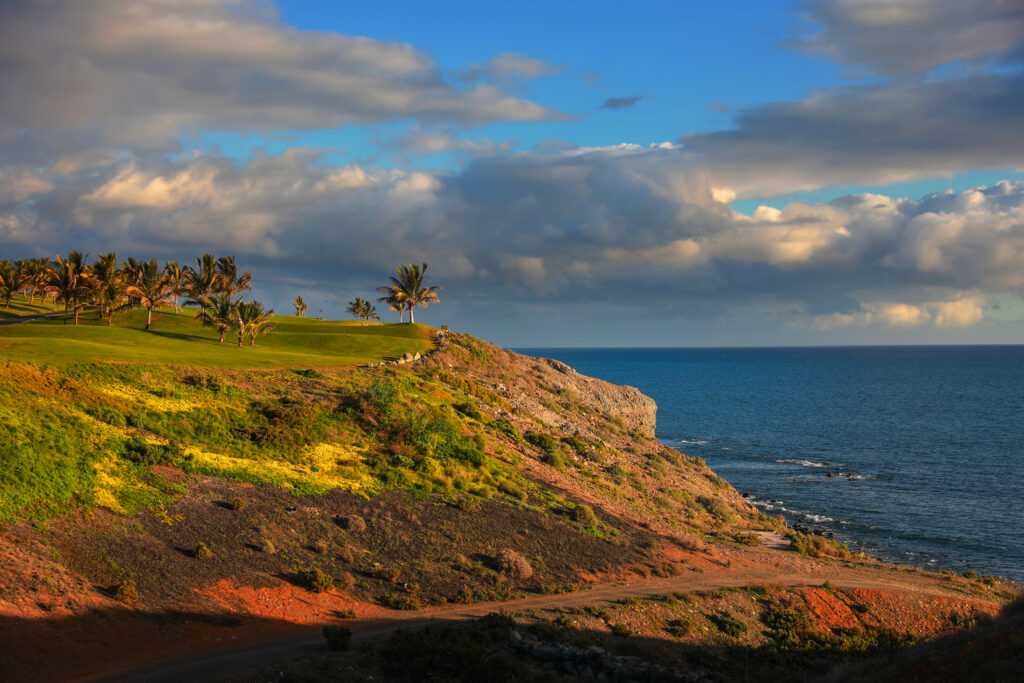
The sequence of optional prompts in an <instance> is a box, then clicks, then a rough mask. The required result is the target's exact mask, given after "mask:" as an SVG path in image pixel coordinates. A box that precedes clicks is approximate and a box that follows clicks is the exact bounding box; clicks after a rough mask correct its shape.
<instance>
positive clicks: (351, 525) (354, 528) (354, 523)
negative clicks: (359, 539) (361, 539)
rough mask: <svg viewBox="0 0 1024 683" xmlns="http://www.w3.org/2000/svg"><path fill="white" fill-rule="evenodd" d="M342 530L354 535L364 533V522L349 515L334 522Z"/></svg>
mask: <svg viewBox="0 0 1024 683" xmlns="http://www.w3.org/2000/svg"><path fill="white" fill-rule="evenodd" d="M335 521H336V522H337V524H338V526H340V527H341V528H342V529H344V530H345V531H351V532H352V533H354V534H359V533H362V532H364V531H366V520H364V519H363V518H362V517H360V516H359V515H349V516H348V517H338V518H337V519H336V520H335Z"/></svg>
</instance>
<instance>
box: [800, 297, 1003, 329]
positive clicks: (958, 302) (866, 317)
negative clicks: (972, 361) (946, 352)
mask: <svg viewBox="0 0 1024 683" xmlns="http://www.w3.org/2000/svg"><path fill="white" fill-rule="evenodd" d="M984 308H985V299H984V297H981V296H964V297H962V298H958V299H954V300H952V301H929V302H925V303H922V304H907V303H892V302H883V303H867V304H863V305H862V306H861V310H860V311H858V312H856V313H832V314H829V315H819V316H815V317H814V318H813V325H814V327H816V328H817V329H819V330H832V329H836V328H841V327H867V326H870V325H877V326H883V327H921V326H925V325H930V326H933V327H971V326H973V325H976V324H978V323H979V322H981V320H982V318H983V317H984V312H985V311H984Z"/></svg>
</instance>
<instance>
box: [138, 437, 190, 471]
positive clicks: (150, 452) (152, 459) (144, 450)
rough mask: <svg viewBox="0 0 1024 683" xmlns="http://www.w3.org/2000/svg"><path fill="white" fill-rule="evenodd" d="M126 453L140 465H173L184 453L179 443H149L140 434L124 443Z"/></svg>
mask: <svg viewBox="0 0 1024 683" xmlns="http://www.w3.org/2000/svg"><path fill="white" fill-rule="evenodd" d="M124 454H125V457H127V458H128V459H129V460H131V461H132V462H134V463H136V464H138V465H171V464H174V463H175V462H176V461H177V460H178V459H179V458H180V457H181V456H182V455H183V454H184V451H183V450H182V448H181V446H179V445H177V444H168V445H166V446H165V445H162V444H156V443H149V442H148V441H146V440H145V439H143V438H142V437H140V436H134V437H132V438H131V439H129V440H128V441H126V442H125V443H124Z"/></svg>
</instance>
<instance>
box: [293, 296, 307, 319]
mask: <svg viewBox="0 0 1024 683" xmlns="http://www.w3.org/2000/svg"><path fill="white" fill-rule="evenodd" d="M308 310H309V305H307V304H306V302H305V301H303V300H302V297H301V296H297V297H295V315H297V316H299V317H300V318H301V317H302V316H304V315H305V314H306V311H308Z"/></svg>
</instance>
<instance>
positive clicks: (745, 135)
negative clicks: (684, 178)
mask: <svg viewBox="0 0 1024 683" xmlns="http://www.w3.org/2000/svg"><path fill="white" fill-rule="evenodd" d="M679 142H680V144H682V145H683V146H685V147H686V148H687V149H688V150H690V151H691V152H693V153H694V154H695V155H698V156H699V158H700V159H701V160H702V162H703V163H704V164H705V165H706V167H707V168H708V169H709V172H710V173H711V175H712V176H713V178H714V182H715V184H716V186H718V187H724V188H729V189H731V190H732V191H734V192H735V193H736V194H737V196H739V197H767V196H777V195H782V194H788V193H790V192H794V191H798V190H811V189H816V188H820V187H823V186H827V185H836V186H848V185H854V184H861V185H882V184H885V183H891V182H899V181H907V180H912V179H915V178H922V177H935V176H941V175H952V174H954V173H956V172H958V171H961V170H963V169H968V168H1007V167H1014V166H1019V165H1020V164H1021V160H1022V159H1024V74H1022V73H1021V72H1012V73H994V74H975V75H970V76H967V77H964V78H959V79H955V80H943V81H923V82H913V83H906V82H901V83H892V84H883V85H874V86H862V87H846V88H827V89H822V90H818V91H816V92H814V93H813V94H812V95H811V96H810V97H808V98H807V99H805V100H801V101H796V102H779V103H773V104H766V105H761V106H757V107H752V108H749V109H746V110H743V111H741V112H740V114H739V115H738V116H737V118H736V121H735V127H734V128H733V129H730V130H724V131H717V132H710V133H694V134H689V135H684V136H683V137H681V138H680V140H679Z"/></svg>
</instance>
